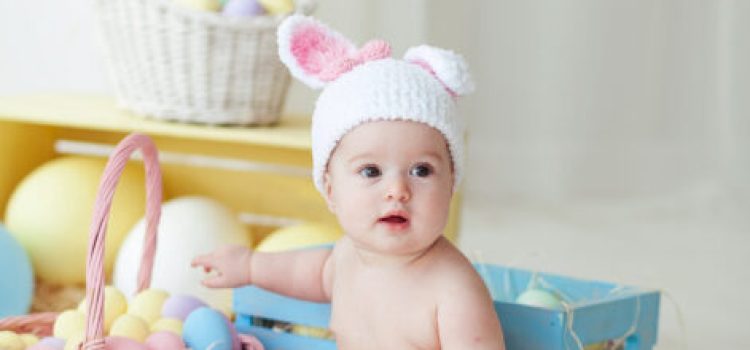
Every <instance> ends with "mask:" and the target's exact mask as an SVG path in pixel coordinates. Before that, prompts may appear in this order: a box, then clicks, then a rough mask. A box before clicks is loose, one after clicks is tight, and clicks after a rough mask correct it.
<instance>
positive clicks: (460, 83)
mask: <svg viewBox="0 0 750 350" xmlns="http://www.w3.org/2000/svg"><path fill="white" fill-rule="evenodd" d="M404 60H406V61H409V62H412V63H415V64H417V65H419V66H421V67H422V68H424V69H426V70H427V71H428V72H430V73H431V74H432V75H434V76H435V78H437V79H438V80H439V81H440V82H441V83H442V84H443V86H445V88H446V89H447V90H448V92H450V93H451V95H453V96H463V95H467V94H470V93H472V92H473V91H474V82H473V81H472V79H471V75H470V74H469V66H468V65H467V64H466V61H464V58H463V57H461V55H459V54H457V53H455V52H453V51H449V50H445V49H441V48H437V47H432V46H428V45H420V46H416V47H412V48H410V49H409V50H407V51H406V54H404Z"/></svg>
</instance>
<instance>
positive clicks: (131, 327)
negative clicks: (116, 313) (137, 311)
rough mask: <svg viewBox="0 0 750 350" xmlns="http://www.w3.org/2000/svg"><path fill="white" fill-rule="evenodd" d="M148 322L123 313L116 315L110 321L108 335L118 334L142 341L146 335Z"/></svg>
mask: <svg viewBox="0 0 750 350" xmlns="http://www.w3.org/2000/svg"><path fill="white" fill-rule="evenodd" d="M148 334H149V330H148V324H147V323H146V321H144V320H143V319H142V318H140V317H138V316H135V315H131V314H124V315H121V316H120V317H118V318H117V319H116V320H115V322H114V323H112V329H110V330H109V335H110V336H120V337H126V338H130V339H133V340H135V341H139V342H143V341H144V340H146V337H148Z"/></svg>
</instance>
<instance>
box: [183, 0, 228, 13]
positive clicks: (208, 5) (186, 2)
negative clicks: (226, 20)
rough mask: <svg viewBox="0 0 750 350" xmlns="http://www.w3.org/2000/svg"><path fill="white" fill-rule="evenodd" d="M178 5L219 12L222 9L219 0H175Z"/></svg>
mask: <svg viewBox="0 0 750 350" xmlns="http://www.w3.org/2000/svg"><path fill="white" fill-rule="evenodd" d="M175 1H176V2H177V4H178V5H180V6H182V7H186V8H189V9H192V10H198V11H211V12H218V11H219V10H221V2H220V1H219V0H175Z"/></svg>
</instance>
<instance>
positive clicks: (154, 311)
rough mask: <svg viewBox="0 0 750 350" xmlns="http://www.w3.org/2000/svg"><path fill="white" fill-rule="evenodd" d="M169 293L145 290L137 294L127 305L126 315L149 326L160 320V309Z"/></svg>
mask: <svg viewBox="0 0 750 350" xmlns="http://www.w3.org/2000/svg"><path fill="white" fill-rule="evenodd" d="M167 298H169V293H167V292H165V291H163V290H159V289H153V288H151V289H146V290H144V291H142V292H140V293H138V294H137V295H136V296H135V297H134V298H133V300H131V301H130V304H129V305H128V313H129V314H131V315H136V316H138V317H140V318H141V319H143V320H144V321H146V323H147V324H149V325H150V324H151V323H153V322H155V321H156V320H158V319H160V318H161V309H162V306H164V301H165V300H167Z"/></svg>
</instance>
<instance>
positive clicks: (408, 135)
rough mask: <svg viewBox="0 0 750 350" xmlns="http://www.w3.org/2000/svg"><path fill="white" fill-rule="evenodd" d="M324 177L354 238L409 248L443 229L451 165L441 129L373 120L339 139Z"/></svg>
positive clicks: (380, 247)
mask: <svg viewBox="0 0 750 350" xmlns="http://www.w3.org/2000/svg"><path fill="white" fill-rule="evenodd" d="M325 184H326V192H327V193H326V194H327V196H326V197H327V198H326V199H327V201H328V205H329V207H330V208H331V210H332V211H333V212H334V213H335V214H336V216H337V217H338V219H339V223H340V224H341V226H342V228H343V229H344V230H345V231H346V232H347V234H348V235H349V237H351V238H352V240H354V242H355V244H357V245H358V246H360V247H364V248H365V249H369V250H373V251H375V252H379V253H385V254H393V255H406V254H411V253H418V252H420V251H421V250H423V249H425V248H427V247H429V246H430V245H431V244H432V243H433V242H435V240H436V239H437V238H439V237H440V236H441V235H442V233H443V229H444V228H445V225H446V222H447V220H448V210H449V206H450V200H451V197H452V194H453V193H452V188H453V168H452V165H451V157H450V154H449V153H448V146H447V144H446V141H445V139H444V138H443V136H442V134H441V133H440V132H439V131H437V130H436V129H434V128H432V127H430V126H427V125H425V124H422V123H417V122H410V121H377V122H368V123H365V124H362V125H360V126H358V127H356V128H355V129H354V130H352V131H350V132H349V133H348V134H346V135H345V136H344V138H343V139H342V140H341V141H340V142H339V144H338V146H337V148H336V150H335V151H334V153H333V154H332V155H331V159H330V161H329V164H328V170H327V173H326V176H325Z"/></svg>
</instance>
